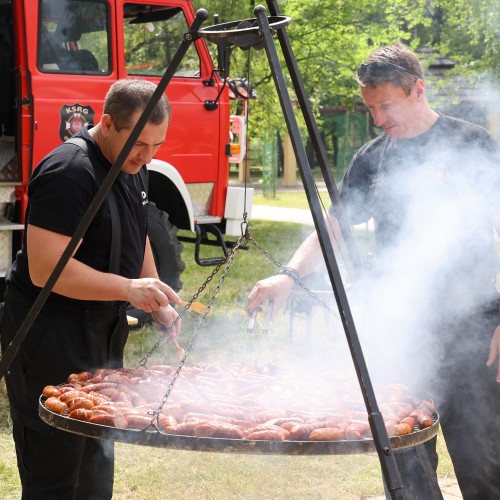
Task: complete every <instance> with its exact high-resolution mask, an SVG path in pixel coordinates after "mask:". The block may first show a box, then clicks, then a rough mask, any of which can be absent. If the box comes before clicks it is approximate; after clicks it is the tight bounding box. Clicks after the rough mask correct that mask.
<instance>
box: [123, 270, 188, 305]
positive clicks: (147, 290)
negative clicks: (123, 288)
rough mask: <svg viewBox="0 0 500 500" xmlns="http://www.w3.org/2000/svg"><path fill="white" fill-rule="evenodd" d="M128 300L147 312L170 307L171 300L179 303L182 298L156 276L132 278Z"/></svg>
mask: <svg viewBox="0 0 500 500" xmlns="http://www.w3.org/2000/svg"><path fill="white" fill-rule="evenodd" d="M127 301H128V302H130V304H132V305H133V306H134V307H135V308H137V309H142V310H143V311H145V312H148V313H150V312H153V311H158V309H160V308H166V307H168V305H169V303H170V302H173V303H174V304H178V303H179V302H181V298H180V297H179V296H178V295H177V294H176V293H175V292H174V291H173V290H172V289H171V288H170V287H169V286H168V285H166V284H165V283H163V282H162V281H160V280H158V279H155V278H140V279H135V280H130V285H129V288H128V292H127Z"/></svg>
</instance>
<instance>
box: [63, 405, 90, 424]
mask: <svg viewBox="0 0 500 500" xmlns="http://www.w3.org/2000/svg"><path fill="white" fill-rule="evenodd" d="M92 415H93V412H92V410H89V409H86V408H77V409H76V410H72V411H70V413H69V415H68V416H69V418H74V419H76V420H83V421H84V422H89V421H90V419H91V417H92Z"/></svg>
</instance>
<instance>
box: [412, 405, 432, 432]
mask: <svg viewBox="0 0 500 500" xmlns="http://www.w3.org/2000/svg"><path fill="white" fill-rule="evenodd" d="M409 416H410V417H413V418H414V419H415V420H416V421H417V423H418V427H419V429H426V428H427V427H430V426H431V425H432V424H433V422H432V416H431V415H430V414H429V413H427V412H426V411H424V410H415V411H412V412H411V413H410V415H409Z"/></svg>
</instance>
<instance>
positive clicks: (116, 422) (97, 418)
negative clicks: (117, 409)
mask: <svg viewBox="0 0 500 500" xmlns="http://www.w3.org/2000/svg"><path fill="white" fill-rule="evenodd" d="M90 422H91V423H92V424H98V425H107V426H108V427H116V428H117V429H126V428H127V427H128V419H127V417H126V416H125V415H121V414H118V415H110V414H109V413H96V411H95V410H94V414H93V415H92V417H90Z"/></svg>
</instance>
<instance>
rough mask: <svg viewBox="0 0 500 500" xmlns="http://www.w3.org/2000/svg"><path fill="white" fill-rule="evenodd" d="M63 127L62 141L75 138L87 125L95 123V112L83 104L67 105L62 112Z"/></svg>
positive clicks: (61, 129) (61, 131) (60, 133)
mask: <svg viewBox="0 0 500 500" xmlns="http://www.w3.org/2000/svg"><path fill="white" fill-rule="evenodd" d="M59 114H60V115H61V126H60V127H59V136H60V137H61V140H62V141H66V140H68V139H70V138H71V137H73V136H74V135H75V134H76V133H77V132H78V131H79V130H80V129H81V128H82V127H84V126H85V125H86V124H87V123H90V124H93V123H94V110H93V109H92V108H91V107H90V106H82V105H81V104H65V105H64V106H63V107H62V108H61V109H60V110H59Z"/></svg>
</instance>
